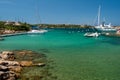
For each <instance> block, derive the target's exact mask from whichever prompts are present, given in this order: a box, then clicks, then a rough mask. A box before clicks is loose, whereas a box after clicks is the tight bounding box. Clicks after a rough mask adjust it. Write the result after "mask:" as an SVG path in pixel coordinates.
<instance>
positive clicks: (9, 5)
mask: <svg viewBox="0 0 120 80" xmlns="http://www.w3.org/2000/svg"><path fill="white" fill-rule="evenodd" d="M99 5H101V16H100V21H101V22H102V21H105V22H106V23H112V24H113V25H120V0H0V20H8V21H23V22H28V23H32V24H35V23H41V24H42V23H46V24H88V25H94V24H96V22H97V14H98V7H99Z"/></svg>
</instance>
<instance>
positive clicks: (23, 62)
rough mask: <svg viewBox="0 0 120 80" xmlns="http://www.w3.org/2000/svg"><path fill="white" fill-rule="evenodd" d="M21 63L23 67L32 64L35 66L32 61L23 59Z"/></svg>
mask: <svg viewBox="0 0 120 80" xmlns="http://www.w3.org/2000/svg"><path fill="white" fill-rule="evenodd" d="M20 65H21V66H22V67H30V66H33V62H32V61H21V62H20Z"/></svg>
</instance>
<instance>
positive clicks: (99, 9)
mask: <svg viewBox="0 0 120 80" xmlns="http://www.w3.org/2000/svg"><path fill="white" fill-rule="evenodd" d="M100 10H101V6H100V5H99V9H98V25H100Z"/></svg>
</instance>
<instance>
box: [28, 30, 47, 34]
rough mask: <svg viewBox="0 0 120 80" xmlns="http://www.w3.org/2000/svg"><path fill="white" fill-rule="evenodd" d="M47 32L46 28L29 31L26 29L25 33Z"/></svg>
mask: <svg viewBox="0 0 120 80" xmlns="http://www.w3.org/2000/svg"><path fill="white" fill-rule="evenodd" d="M45 32H47V30H31V31H28V32H27V33H28V34H36V33H37V34H38V33H45Z"/></svg>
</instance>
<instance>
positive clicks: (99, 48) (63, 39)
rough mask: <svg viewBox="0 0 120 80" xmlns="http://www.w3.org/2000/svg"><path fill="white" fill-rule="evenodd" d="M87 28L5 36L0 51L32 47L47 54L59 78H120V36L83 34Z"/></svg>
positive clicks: (0, 43)
mask: <svg viewBox="0 0 120 80" xmlns="http://www.w3.org/2000/svg"><path fill="white" fill-rule="evenodd" d="M84 32H85V31H84V30H74V29H70V30H66V29H50V30H48V32H46V33H44V34H36V35H34V34H31V35H29V34H25V35H18V36H10V37H5V40H4V41H0V51H4V50H22V49H27V50H33V51H38V52H42V53H44V54H46V55H47V57H48V59H49V60H52V61H53V63H54V64H51V65H52V66H53V68H52V69H51V73H53V75H55V76H57V78H56V80H120V38H118V37H117V38H115V37H106V36H99V37H97V38H96V37H92V38H90V37H84Z"/></svg>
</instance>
